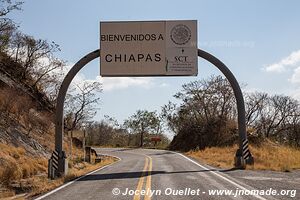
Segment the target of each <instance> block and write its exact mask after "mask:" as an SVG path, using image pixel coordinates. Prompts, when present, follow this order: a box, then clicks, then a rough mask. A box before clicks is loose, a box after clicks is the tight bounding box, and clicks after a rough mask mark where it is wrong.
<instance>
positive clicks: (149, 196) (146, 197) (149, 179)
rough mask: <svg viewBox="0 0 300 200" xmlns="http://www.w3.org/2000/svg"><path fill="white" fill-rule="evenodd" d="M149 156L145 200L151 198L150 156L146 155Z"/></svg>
mask: <svg viewBox="0 0 300 200" xmlns="http://www.w3.org/2000/svg"><path fill="white" fill-rule="evenodd" d="M147 157H148V158H149V161H150V162H149V169H148V176H147V181H146V196H145V200H151V172H152V158H151V157H150V156H147Z"/></svg>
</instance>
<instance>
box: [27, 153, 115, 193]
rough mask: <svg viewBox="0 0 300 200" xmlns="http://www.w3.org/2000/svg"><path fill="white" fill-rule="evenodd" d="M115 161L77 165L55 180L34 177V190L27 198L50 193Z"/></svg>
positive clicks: (112, 159)
mask: <svg viewBox="0 0 300 200" xmlns="http://www.w3.org/2000/svg"><path fill="white" fill-rule="evenodd" d="M115 161H116V159H114V158H108V159H106V160H103V161H102V162H100V163H97V164H89V163H78V164H76V165H74V166H73V167H72V168H71V169H70V170H69V172H68V174H67V175H66V176H65V177H62V178H59V179H56V180H49V179H47V177H45V176H41V177H35V178H34V180H33V185H34V189H33V191H32V192H31V194H30V195H29V196H31V197H32V196H36V195H39V194H42V193H45V192H47V191H50V190H52V189H54V188H56V187H58V186H60V185H62V184H63V183H66V182H68V181H71V180H73V179H75V178H77V177H80V176H82V175H84V174H87V173H88V172H91V171H93V170H96V169H98V168H100V167H102V166H105V165H109V164H111V163H113V162H115Z"/></svg>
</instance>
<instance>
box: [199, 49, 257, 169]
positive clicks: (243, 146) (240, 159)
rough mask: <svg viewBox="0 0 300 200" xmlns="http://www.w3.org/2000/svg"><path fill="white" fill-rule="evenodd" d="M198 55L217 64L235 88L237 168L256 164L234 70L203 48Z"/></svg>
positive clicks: (243, 104)
mask: <svg viewBox="0 0 300 200" xmlns="http://www.w3.org/2000/svg"><path fill="white" fill-rule="evenodd" d="M198 56H199V57H201V58H203V59H205V60H207V61H208V62H210V63H212V64H213V65H214V66H216V67H217V68H218V69H219V70H220V71H221V72H222V73H223V74H224V75H225V77H226V78H227V80H228V81H229V83H230V85H231V87H232V89H233V93H234V96H235V99H236V103H237V111H238V131H239V149H238V150H237V152H236V154H235V158H234V160H235V167H236V168H242V169H244V168H246V164H250V165H252V164H254V159H253V157H252V155H251V153H250V150H249V142H248V139H247V131H246V112H245V103H244V97H243V93H242V90H241V88H240V86H239V83H238V81H237V80H236V78H235V77H234V75H233V74H232V72H231V71H230V70H229V69H228V67H226V65H225V64H224V63H222V62H221V61H220V60H219V59H218V58H216V57H215V56H213V55H211V54H209V53H207V52H206V51H203V50H201V49H198Z"/></svg>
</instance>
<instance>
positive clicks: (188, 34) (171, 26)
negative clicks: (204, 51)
mask: <svg viewBox="0 0 300 200" xmlns="http://www.w3.org/2000/svg"><path fill="white" fill-rule="evenodd" d="M100 33H101V36H100V49H101V52H100V53H101V55H100V65H101V68H100V74H101V76H192V75H193V76H196V75H197V73H198V62H197V58H198V57H197V21H196V20H189V21H186V20H185V21H183V20H181V21H144V22H135V21H132V22H100Z"/></svg>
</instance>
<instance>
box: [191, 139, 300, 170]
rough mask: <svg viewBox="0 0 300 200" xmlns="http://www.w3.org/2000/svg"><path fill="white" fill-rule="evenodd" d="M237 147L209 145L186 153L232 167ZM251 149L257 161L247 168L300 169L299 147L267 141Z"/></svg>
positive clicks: (217, 165) (225, 167) (218, 166)
mask: <svg viewBox="0 0 300 200" xmlns="http://www.w3.org/2000/svg"><path fill="white" fill-rule="evenodd" d="M237 148H238V146H237V145H233V146H228V147H209V148H205V149H204V150H192V151H189V152H187V153H186V155H188V156H190V157H192V158H195V159H196V160H199V161H201V162H203V163H207V164H209V165H211V166H214V167H217V168H222V169H231V168H233V166H234V154H235V152H236V149H237ZM250 150H251V152H252V154H253V156H254V159H255V162H254V165H253V166H247V169H251V170H274V171H283V172H289V171H291V170H294V169H300V149H299V148H293V147H290V146H284V145H280V144H276V143H274V142H271V141H265V142H263V143H262V144H261V145H260V146H256V145H251V147H250Z"/></svg>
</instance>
